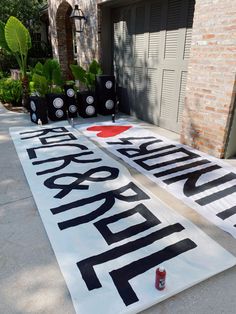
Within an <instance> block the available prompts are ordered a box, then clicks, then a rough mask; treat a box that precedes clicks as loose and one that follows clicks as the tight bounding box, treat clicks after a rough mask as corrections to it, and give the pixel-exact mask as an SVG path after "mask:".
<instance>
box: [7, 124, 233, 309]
mask: <svg viewBox="0 0 236 314" xmlns="http://www.w3.org/2000/svg"><path fill="white" fill-rule="evenodd" d="M11 136H12V138H13V141H14V144H15V147H16V150H17V153H18V156H19V158H20V160H21V163H22V166H23V169H24V171H25V175H26V177H27V180H28V182H29V186H30V188H31V191H32V194H33V196H34V199H35V202H36V204H37V207H38V210H39V212H40V215H41V218H42V221H43V223H44V226H45V229H46V231H47V233H48V237H49V239H50V242H51V244H52V247H53V250H54V252H55V255H56V257H57V260H58V263H59V265H60V268H61V271H62V273H63V275H64V277H65V280H66V283H67V285H68V288H69V290H70V293H71V297H72V300H73V304H74V307H75V310H76V312H77V313H79V314H94V313H98V309H99V313H103V314H114V313H116V314H118V313H137V312H139V311H141V310H143V309H145V308H147V307H149V306H152V305H153V304H155V303H158V302H160V301H162V300H164V299H166V298H168V297H170V296H172V295H174V294H176V293H178V292H180V291H182V290H184V289H186V288H188V287H190V286H192V285H194V284H196V283H198V282H200V281H202V280H204V279H206V278H208V277H210V276H212V275H214V274H216V273H218V272H221V271H223V270H225V269H227V268H229V267H231V266H233V265H235V263H236V259H235V257H233V256H232V255H231V254H230V253H228V252H227V251H226V250H224V249H223V248H222V247H221V246H219V245H218V244H217V243H216V242H214V241H213V240H212V239H210V238H209V237H208V236H206V235H205V234H204V233H203V232H202V231H201V230H199V229H198V228H196V226H194V225H193V224H192V223H190V222H189V221H187V220H186V219H185V218H184V217H182V216H180V215H179V214H177V213H176V212H174V211H173V210H172V209H170V208H168V207H167V206H166V205H164V204H163V203H162V202H160V200H158V199H157V198H156V197H154V196H153V195H152V194H151V193H150V192H148V191H147V190H146V189H145V188H144V187H143V186H140V185H139V184H138V183H137V182H136V181H135V180H134V179H133V178H132V177H131V176H130V174H129V172H128V170H127V169H126V168H125V167H123V166H122V165H120V163H118V162H116V161H115V160H113V159H112V158H110V157H109V156H107V154H105V153H104V152H102V151H101V150H100V149H99V148H98V147H97V146H96V145H95V144H93V143H91V141H89V140H88V139H87V138H86V137H84V136H82V135H78V133H77V132H75V131H74V130H73V129H72V128H71V127H60V126H56V127H54V128H51V127H41V128H40V127H38V126H35V127H31V128H28V129H26V128H12V129H11ZM159 265H162V266H164V267H165V268H166V271H167V281H166V288H165V289H164V290H163V291H159V290H157V289H156V288H155V286H154V284H155V270H156V268H157V267H158V266H159Z"/></svg>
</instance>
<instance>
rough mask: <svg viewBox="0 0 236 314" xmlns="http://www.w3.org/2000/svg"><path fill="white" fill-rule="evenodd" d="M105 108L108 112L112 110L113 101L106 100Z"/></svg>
mask: <svg viewBox="0 0 236 314" xmlns="http://www.w3.org/2000/svg"><path fill="white" fill-rule="evenodd" d="M105 107H106V109H108V110H111V109H113V108H114V101H113V100H111V99H109V100H107V101H106V103H105Z"/></svg>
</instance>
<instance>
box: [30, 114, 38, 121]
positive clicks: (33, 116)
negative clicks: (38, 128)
mask: <svg viewBox="0 0 236 314" xmlns="http://www.w3.org/2000/svg"><path fill="white" fill-rule="evenodd" d="M31 118H32V120H33V121H34V122H36V121H37V116H36V114H35V113H33V114H32V116H31Z"/></svg>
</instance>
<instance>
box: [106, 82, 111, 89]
mask: <svg viewBox="0 0 236 314" xmlns="http://www.w3.org/2000/svg"><path fill="white" fill-rule="evenodd" d="M105 86H106V88H107V89H111V88H112V86H113V84H112V81H106V84H105Z"/></svg>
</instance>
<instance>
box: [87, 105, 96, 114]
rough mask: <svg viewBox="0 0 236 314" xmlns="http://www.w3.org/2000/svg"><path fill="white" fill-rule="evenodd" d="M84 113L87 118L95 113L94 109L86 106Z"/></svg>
mask: <svg viewBox="0 0 236 314" xmlns="http://www.w3.org/2000/svg"><path fill="white" fill-rule="evenodd" d="M85 112H86V114H87V115H88V116H92V115H93V114H94V113H95V108H94V106H88V107H87V108H86V109H85Z"/></svg>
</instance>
